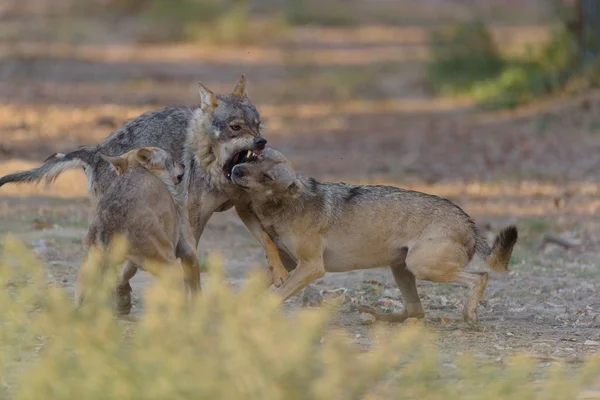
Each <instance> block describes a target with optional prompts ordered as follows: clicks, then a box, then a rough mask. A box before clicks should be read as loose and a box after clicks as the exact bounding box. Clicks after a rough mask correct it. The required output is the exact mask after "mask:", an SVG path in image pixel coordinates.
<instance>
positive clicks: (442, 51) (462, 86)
mask: <svg viewBox="0 0 600 400" xmlns="http://www.w3.org/2000/svg"><path fill="white" fill-rule="evenodd" d="M431 42H432V60H431V62H430V63H429V66H428V72H429V76H430V81H431V84H432V85H433V87H434V89H435V90H436V91H438V92H440V93H446V94H449V93H460V92H464V91H469V90H472V89H473V87H474V86H475V84H476V83H477V82H479V81H485V80H488V79H492V78H494V77H496V76H498V75H499V74H500V73H502V70H503V68H504V60H503V59H502V57H501V56H500V54H499V52H498V50H497V49H496V46H495V45H494V42H493V40H492V37H491V35H490V33H489V31H488V29H487V27H486V26H485V24H484V23H482V22H481V21H472V22H468V23H464V24H457V25H452V26H447V27H444V28H442V29H440V30H439V31H436V32H434V34H433V36H432V38H431Z"/></svg>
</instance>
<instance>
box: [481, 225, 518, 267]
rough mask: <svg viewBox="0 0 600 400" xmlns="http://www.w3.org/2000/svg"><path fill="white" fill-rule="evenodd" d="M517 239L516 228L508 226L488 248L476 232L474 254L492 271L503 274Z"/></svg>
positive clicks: (483, 239)
mask: <svg viewBox="0 0 600 400" xmlns="http://www.w3.org/2000/svg"><path fill="white" fill-rule="evenodd" d="M518 238H519V233H518V231H517V227H516V226H514V225H510V226H507V227H506V228H504V229H502V231H500V233H499V234H498V236H496V239H495V240H494V244H493V245H492V247H490V245H489V244H488V243H487V242H486V240H485V238H484V237H483V236H482V235H481V234H480V233H479V232H477V233H476V236H475V252H476V253H477V255H478V256H480V257H481V258H483V259H484V260H485V262H486V263H487V265H489V267H490V268H491V269H492V270H494V271H496V272H499V273H505V272H507V271H508V262H509V261H510V256H511V255H512V251H513V247H514V245H515V243H517V239H518Z"/></svg>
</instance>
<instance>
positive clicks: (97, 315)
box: [0, 236, 600, 400]
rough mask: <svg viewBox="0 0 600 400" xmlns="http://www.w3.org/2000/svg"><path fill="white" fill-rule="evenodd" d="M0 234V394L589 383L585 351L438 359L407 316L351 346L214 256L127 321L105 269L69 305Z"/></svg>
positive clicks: (264, 392) (406, 389) (464, 394)
mask: <svg viewBox="0 0 600 400" xmlns="http://www.w3.org/2000/svg"><path fill="white" fill-rule="evenodd" d="M3 247H4V254H3V256H2V258H1V260H2V261H1V263H0V284H1V285H2V287H3V290H2V291H0V316H1V317H0V324H1V325H2V329H1V330H0V332H1V335H0V346H1V349H2V351H1V352H0V373H1V376H2V388H1V389H0V391H1V393H0V397H1V398H13V399H39V398H46V399H53V398H85V399H105V398H119V399H141V398H143V399H164V398H180V399H186V398H239V399H254V398H256V399H259V398H260V399H305V398H310V399H360V398H368V399H378V398H390V397H391V398H397V399H400V398H402V399H439V398H442V397H443V398H445V399H465V398H469V399H487V400H489V399H509V398H511V399H537V398H539V399H565V398H569V399H574V398H576V397H577V396H579V395H582V393H583V389H584V388H585V387H589V386H590V385H593V384H595V383H598V382H597V379H598V373H599V372H600V360H599V359H596V360H590V361H588V362H587V363H586V364H585V365H584V366H582V367H581V368H580V369H578V371H577V372H576V373H575V374H574V375H573V374H572V375H570V376H567V375H566V374H565V372H564V371H563V369H562V367H561V366H557V367H556V368H554V369H551V371H550V372H549V373H548V375H541V376H540V375H532V374H534V373H535V372H536V368H535V362H534V361H533V360H531V359H527V358H524V357H516V358H514V359H513V361H512V362H511V363H510V364H509V365H508V366H507V367H506V368H499V367H496V366H493V365H478V364H477V363H476V362H474V360H473V359H472V358H470V357H464V358H461V359H457V360H454V361H453V363H452V364H451V367H449V364H448V363H443V364H442V363H441V362H440V360H439V357H438V350H437V348H436V346H435V345H434V343H435V341H434V340H433V339H434V337H433V336H432V335H431V334H430V333H429V332H427V331H426V330H424V329H423V328H422V327H421V326H420V325H419V324H412V325H409V326H407V327H400V328H392V329H386V330H384V329H381V330H379V331H377V332H375V334H374V336H375V337H376V338H377V340H376V341H377V344H376V345H375V346H374V347H373V348H372V349H371V351H369V352H368V353H361V352H360V351H359V350H358V349H357V348H356V347H355V346H354V345H353V344H352V342H351V340H350V339H349V338H348V337H347V336H348V335H347V334H345V333H344V332H343V331H336V332H333V331H329V332H328V331H327V321H328V319H329V317H330V315H331V313H332V312H335V308H334V307H333V305H331V306H329V307H325V308H321V309H310V310H309V309H307V310H302V311H299V312H297V313H294V314H293V315H283V314H281V313H280V312H279V311H278V306H277V302H276V300H275V298H274V297H273V296H271V295H268V294H266V293H265V285H264V280H263V279H264V277H263V275H262V274H260V273H255V274H253V276H252V277H251V278H250V279H249V280H248V282H247V283H246V285H245V286H244V287H243V288H242V289H241V290H239V291H237V292H234V291H233V290H231V289H230V288H229V286H228V284H227V283H226V280H225V277H224V275H223V273H222V270H221V268H220V267H219V265H220V263H219V262H218V259H216V258H213V259H212V262H211V263H210V265H211V267H210V268H209V270H210V272H211V274H210V279H209V281H208V283H205V284H204V290H203V292H202V295H201V296H200V297H199V299H198V301H197V302H196V303H195V304H193V306H192V307H191V308H188V307H186V303H185V301H184V298H183V296H182V294H181V293H182V292H181V290H180V285H179V282H180V281H179V277H178V274H177V273H173V274H169V276H165V277H164V279H162V280H160V281H159V283H157V284H155V285H153V286H152V287H151V288H149V290H148V292H147V294H146V300H145V303H146V307H145V313H144V314H143V316H142V317H141V318H140V319H139V321H137V322H136V323H131V322H126V321H118V320H115V319H114V317H113V314H112V308H111V292H110V282H111V281H112V280H113V279H114V275H115V274H114V273H113V274H108V275H107V278H108V279H104V280H101V279H98V280H97V281H96V282H98V284H97V285H96V287H95V289H96V290H95V291H94V292H93V293H95V295H94V296H92V297H91V298H90V299H89V301H88V302H87V303H86V305H85V306H84V308H82V309H80V310H79V311H76V310H74V309H73V307H72V301H71V300H70V299H69V298H68V296H67V295H66V293H65V292H64V291H63V290H62V289H60V288H57V287H53V286H49V285H47V283H46V272H45V269H44V267H42V266H41V265H40V263H39V262H38V260H36V259H35V257H33V256H32V255H31V254H30V252H29V251H28V250H27V249H26V247H25V246H24V245H23V244H22V243H21V242H20V241H19V240H17V239H15V238H14V237H11V236H8V237H6V239H5V240H4V243H3ZM532 377H534V379H531V378H532ZM451 378H459V379H458V380H456V379H452V383H451V384H450V382H449V381H448V379H451ZM590 393H591V395H592V396H593V395H594V394H593V392H588V394H587V395H588V396H590ZM585 398H598V397H585Z"/></svg>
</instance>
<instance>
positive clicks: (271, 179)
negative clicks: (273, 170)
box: [263, 174, 275, 181]
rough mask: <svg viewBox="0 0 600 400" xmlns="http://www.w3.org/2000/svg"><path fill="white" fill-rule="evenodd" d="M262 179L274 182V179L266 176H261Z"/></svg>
mask: <svg viewBox="0 0 600 400" xmlns="http://www.w3.org/2000/svg"><path fill="white" fill-rule="evenodd" d="M263 178H265V180H266V181H274V180H275V179H273V178H271V176H270V175H268V174H263Z"/></svg>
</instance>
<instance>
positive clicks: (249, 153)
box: [246, 150, 252, 158]
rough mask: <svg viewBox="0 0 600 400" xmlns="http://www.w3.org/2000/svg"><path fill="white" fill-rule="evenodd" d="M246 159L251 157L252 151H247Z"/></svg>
mask: <svg viewBox="0 0 600 400" xmlns="http://www.w3.org/2000/svg"><path fill="white" fill-rule="evenodd" d="M246 157H248V158H250V157H252V150H248V154H247V155H246Z"/></svg>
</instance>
